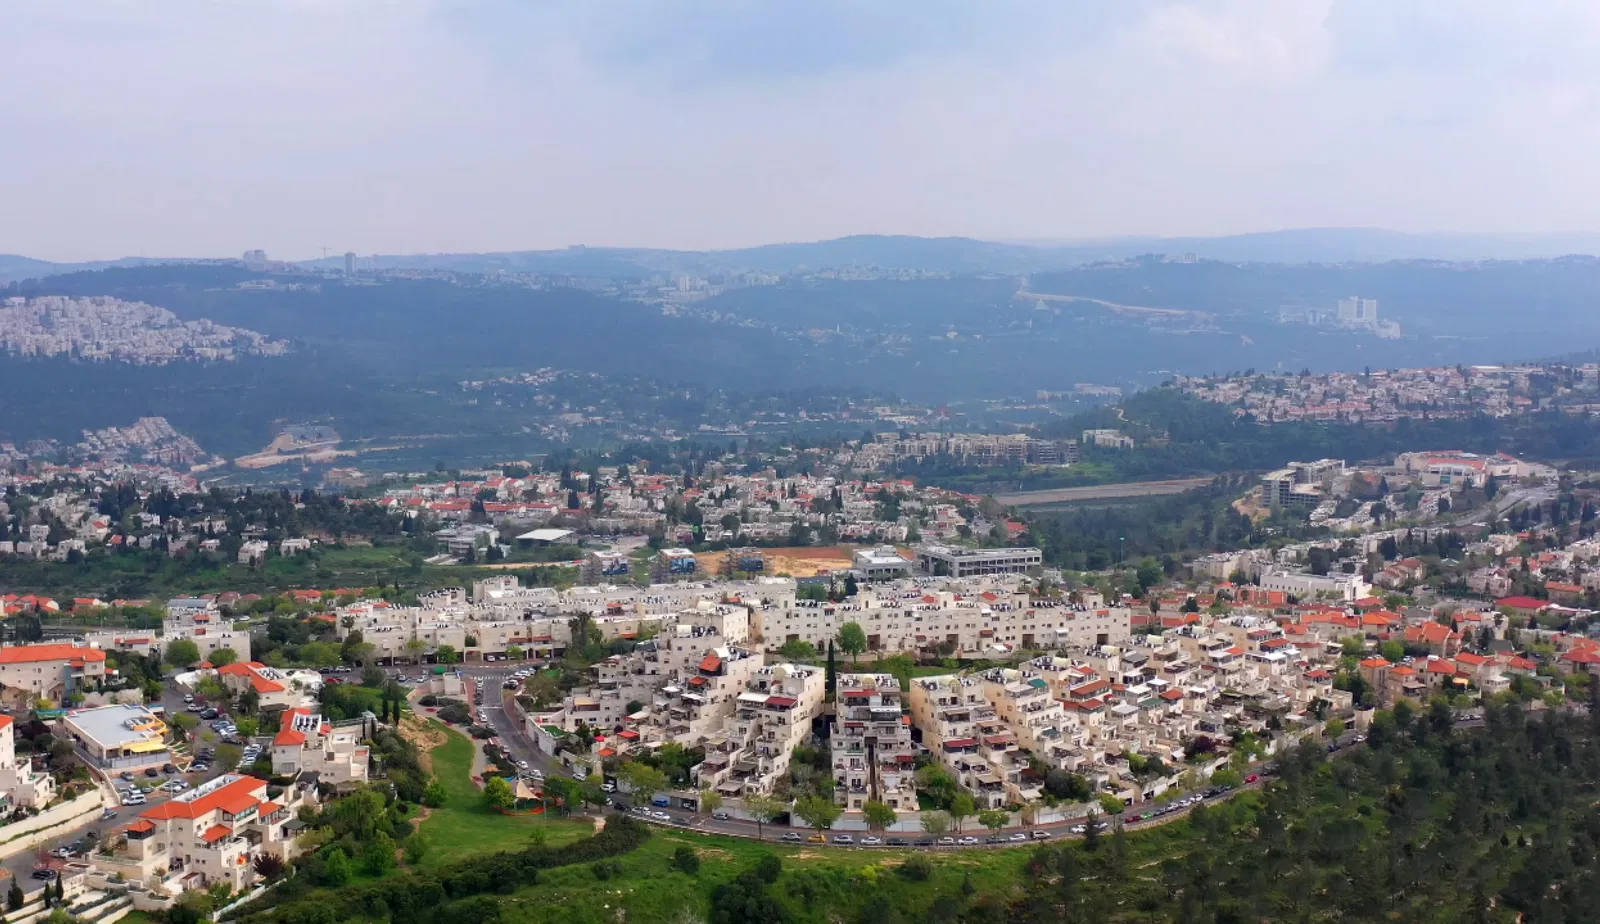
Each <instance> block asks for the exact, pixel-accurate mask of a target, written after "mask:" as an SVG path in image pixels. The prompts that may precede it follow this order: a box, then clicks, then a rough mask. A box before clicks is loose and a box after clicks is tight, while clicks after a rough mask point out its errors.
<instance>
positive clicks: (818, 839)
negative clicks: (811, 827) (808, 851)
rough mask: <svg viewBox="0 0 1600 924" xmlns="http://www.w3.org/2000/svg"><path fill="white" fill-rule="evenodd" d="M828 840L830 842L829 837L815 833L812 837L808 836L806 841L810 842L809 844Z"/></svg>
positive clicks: (823, 842) (822, 842) (824, 842)
mask: <svg viewBox="0 0 1600 924" xmlns="http://www.w3.org/2000/svg"><path fill="white" fill-rule="evenodd" d="M827 842H828V839H827V838H825V837H823V836H822V835H820V834H813V835H811V836H810V837H808V838H806V843H808V844H826V843H827Z"/></svg>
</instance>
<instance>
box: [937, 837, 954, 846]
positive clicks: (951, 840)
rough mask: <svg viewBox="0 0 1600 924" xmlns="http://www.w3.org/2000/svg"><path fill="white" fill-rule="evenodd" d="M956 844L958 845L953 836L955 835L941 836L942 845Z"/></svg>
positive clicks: (940, 844) (940, 843)
mask: <svg viewBox="0 0 1600 924" xmlns="http://www.w3.org/2000/svg"><path fill="white" fill-rule="evenodd" d="M955 845H956V839H955V838H953V837H941V838H939V846H940V847H954V846H955Z"/></svg>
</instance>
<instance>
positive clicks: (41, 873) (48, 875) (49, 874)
mask: <svg viewBox="0 0 1600 924" xmlns="http://www.w3.org/2000/svg"><path fill="white" fill-rule="evenodd" d="M57 875H58V874H57V873H56V871H55V870H53V869H36V870H34V871H33V878H35V879H43V880H46V881H51V880H54V879H55V878H56V876H57Z"/></svg>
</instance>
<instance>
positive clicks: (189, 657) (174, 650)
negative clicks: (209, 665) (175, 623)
mask: <svg viewBox="0 0 1600 924" xmlns="http://www.w3.org/2000/svg"><path fill="white" fill-rule="evenodd" d="M166 658H167V663H168V664H170V665H172V666H173V667H191V666H193V665H196V664H199V663H200V646H199V645H196V644H195V643H194V639H188V638H179V639H173V640H172V641H171V642H168V643H167V655H166Z"/></svg>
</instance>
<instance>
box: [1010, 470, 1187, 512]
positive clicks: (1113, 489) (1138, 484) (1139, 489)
mask: <svg viewBox="0 0 1600 924" xmlns="http://www.w3.org/2000/svg"><path fill="white" fill-rule="evenodd" d="M1213 480H1215V479H1213V478H1211V477H1206V478H1171V479H1166V480H1162V481H1126V482H1122V483H1120V484H1100V485H1086V486H1083V487H1077V488H1041V489H1039V490H1037V491H1015V492H1012V493H1009V494H996V495H995V496H994V499H995V500H997V501H999V502H1000V503H1002V504H1007V505H1012V506H1017V507H1029V506H1033V505H1036V504H1065V503H1071V502H1073V501H1084V500H1100V499H1105V498H1115V497H1155V496H1157V495H1161V494H1182V493H1183V492H1184V491H1188V490H1192V489H1194V488H1199V487H1204V486H1205V485H1208V484H1210V483H1211V482H1212V481H1213Z"/></svg>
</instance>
